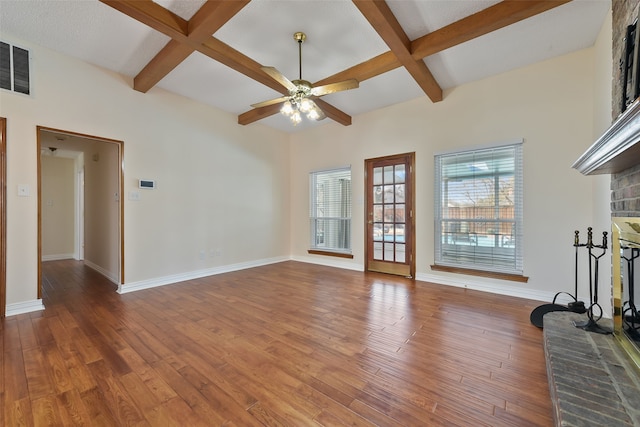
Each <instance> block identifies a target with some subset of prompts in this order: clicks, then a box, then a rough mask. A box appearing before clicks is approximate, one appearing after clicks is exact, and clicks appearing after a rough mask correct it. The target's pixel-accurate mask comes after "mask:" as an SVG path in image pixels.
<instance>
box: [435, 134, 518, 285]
mask: <svg viewBox="0 0 640 427" xmlns="http://www.w3.org/2000/svg"><path fill="white" fill-rule="evenodd" d="M435 174H436V176H435V182H436V188H435V221H436V224H435V228H436V233H435V263H436V264H439V265H446V266H453V267H462V268H472V269H479V270H487V271H496V272H507V273H514V274H522V270H523V267H522V220H523V215H522V210H523V197H522V192H523V186H522V143H518V144H513V145H507V146H501V147H496V148H489V149H482V150H474V151H465V152H458V153H451V154H442V155H437V156H435Z"/></svg>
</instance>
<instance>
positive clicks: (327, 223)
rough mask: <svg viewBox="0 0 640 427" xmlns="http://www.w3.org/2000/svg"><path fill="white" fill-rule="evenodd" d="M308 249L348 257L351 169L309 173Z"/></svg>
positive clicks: (349, 250)
mask: <svg viewBox="0 0 640 427" xmlns="http://www.w3.org/2000/svg"><path fill="white" fill-rule="evenodd" d="M309 184H310V191H309V194H310V197H311V200H310V203H309V205H310V214H309V220H310V222H311V224H310V225H311V227H310V230H311V249H315V250H322V251H330V252H341V253H351V167H346V168H340V169H332V170H323V171H317V172H311V174H310V175H309Z"/></svg>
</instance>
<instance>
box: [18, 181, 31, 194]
mask: <svg viewBox="0 0 640 427" xmlns="http://www.w3.org/2000/svg"><path fill="white" fill-rule="evenodd" d="M29 193H30V191H29V184H18V197H29Z"/></svg>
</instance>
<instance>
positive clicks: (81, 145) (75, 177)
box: [37, 126, 124, 298]
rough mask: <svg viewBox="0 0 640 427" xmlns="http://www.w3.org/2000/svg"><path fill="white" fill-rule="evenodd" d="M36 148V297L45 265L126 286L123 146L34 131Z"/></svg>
mask: <svg viewBox="0 0 640 427" xmlns="http://www.w3.org/2000/svg"><path fill="white" fill-rule="evenodd" d="M37 144H38V147H37V148H38V298H42V294H43V288H42V262H43V261H47V260H59V259H76V260H81V261H83V262H84V264H85V265H86V266H88V267H90V268H92V269H93V270H95V271H97V272H98V273H100V274H102V275H103V276H105V277H106V278H108V279H109V280H110V281H111V282H113V283H115V284H118V285H119V284H122V283H124V206H123V201H122V197H121V195H122V192H123V188H124V179H123V169H122V165H123V142H122V141H117V140H113V139H107V138H101V137H96V136H91V135H85V134H79V133H75V132H70V131H63V130H59V129H52V128H45V127H41V126H38V128H37Z"/></svg>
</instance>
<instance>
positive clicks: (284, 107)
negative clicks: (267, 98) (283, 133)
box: [280, 101, 295, 117]
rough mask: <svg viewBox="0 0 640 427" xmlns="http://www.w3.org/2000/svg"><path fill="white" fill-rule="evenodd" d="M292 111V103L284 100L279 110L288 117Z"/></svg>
mask: <svg viewBox="0 0 640 427" xmlns="http://www.w3.org/2000/svg"><path fill="white" fill-rule="evenodd" d="M294 111H295V110H294V108H293V105H292V104H291V101H286V102H285V103H284V104H282V108H281V109H280V112H281V113H282V114H284V115H285V116H288V117H291V115H292V114H293V113H294Z"/></svg>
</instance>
